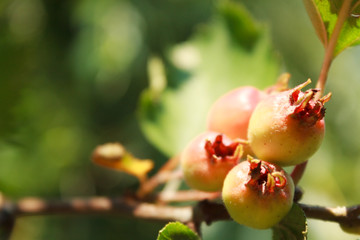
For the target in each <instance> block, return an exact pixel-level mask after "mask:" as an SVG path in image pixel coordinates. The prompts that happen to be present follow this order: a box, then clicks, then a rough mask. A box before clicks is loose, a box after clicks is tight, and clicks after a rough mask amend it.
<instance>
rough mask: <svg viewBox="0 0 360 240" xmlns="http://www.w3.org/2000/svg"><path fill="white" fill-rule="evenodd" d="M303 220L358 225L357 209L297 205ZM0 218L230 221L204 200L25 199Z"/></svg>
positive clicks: (11, 204) (215, 205)
mask: <svg viewBox="0 0 360 240" xmlns="http://www.w3.org/2000/svg"><path fill="white" fill-rule="evenodd" d="M299 206H300V207H301V208H302V209H303V210H304V212H305V214H306V216H307V217H308V218H312V219H318V220H324V221H332V222H338V223H342V222H349V221H355V222H359V223H360V218H359V215H360V205H355V206H350V207H335V208H330V207H323V206H313V205H307V204H301V203H299ZM0 212H1V216H2V215H3V214H4V213H6V214H7V215H9V216H11V217H12V218H17V217H22V216H39V215H49V214H59V215H60V214H74V215H81V214H119V215H123V216H129V217H134V218H139V219H148V220H157V221H163V222H169V221H180V222H184V223H189V222H195V223H197V224H199V223H201V222H205V223H207V224H210V223H212V222H214V221H221V220H230V217H229V215H228V213H227V211H226V209H225V207H224V206H223V204H220V203H214V202H210V201H208V200H204V201H201V202H199V203H198V204H197V205H195V206H182V207H175V206H168V205H160V204H154V203H145V202H142V201H137V200H134V199H132V198H124V197H119V198H107V197H91V198H74V199H67V200H44V199H41V198H24V199H20V200H19V201H6V202H4V204H3V205H2V206H0Z"/></svg>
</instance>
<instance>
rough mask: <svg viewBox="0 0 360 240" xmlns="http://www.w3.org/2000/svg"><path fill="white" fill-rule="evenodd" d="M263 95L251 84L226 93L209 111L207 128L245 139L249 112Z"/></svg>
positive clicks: (250, 112)
mask: <svg viewBox="0 0 360 240" xmlns="http://www.w3.org/2000/svg"><path fill="white" fill-rule="evenodd" d="M264 96H265V94H264V93H263V92H262V91H260V90H259V89H257V88H255V87H251V86H245V87H240V88H236V89H234V90H232V91H230V92H228V93H226V94H225V95H223V96H222V97H220V98H219V99H218V100H217V101H216V102H215V103H214V104H213V105H212V107H211V109H210V111H209V114H208V117H207V128H208V130H210V131H215V132H221V133H224V134H226V135H227V136H228V137H230V138H232V139H235V138H241V139H246V138H247V129H248V125H249V120H250V117H251V114H252V112H253V111H254V109H255V107H256V105H257V104H258V103H259V102H260V100H261V99H262V98H263V97H264Z"/></svg>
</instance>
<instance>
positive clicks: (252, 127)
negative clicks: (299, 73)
mask: <svg viewBox="0 0 360 240" xmlns="http://www.w3.org/2000/svg"><path fill="white" fill-rule="evenodd" d="M280 80H281V81H279V82H278V83H277V84H276V85H275V86H273V87H270V88H268V89H266V90H263V91H262V90H259V89H257V88H254V87H251V86H245V87H240V88H237V89H235V90H232V91H230V92H229V93H227V94H225V95H224V96H222V97H220V98H219V99H218V100H217V101H216V102H215V103H214V105H213V106H212V108H211V109H210V111H209V114H208V119H207V131H206V132H204V133H202V134H200V135H199V136H197V137H196V138H195V139H194V140H192V141H191V142H190V143H189V144H188V146H187V147H186V148H185V150H184V151H183V153H182V156H181V167H182V170H183V173H184V179H185V181H186V182H187V184H188V185H189V186H190V187H192V188H194V189H198V190H201V191H210V192H211V191H222V198H223V202H224V204H225V207H226V209H227V210H228V212H229V214H230V216H231V217H232V218H233V219H234V220H235V221H237V222H239V223H240V224H243V225H246V226H249V227H253V228H259V229H264V228H269V227H272V226H274V225H275V224H276V223H278V222H279V221H280V220H281V219H282V218H283V217H284V216H285V215H286V214H287V213H288V211H289V210H290V208H291V206H292V204H293V196H294V183H293V180H292V178H291V176H290V175H289V174H288V173H286V172H285V170H284V169H282V167H283V166H292V165H297V164H300V163H303V162H305V161H307V160H308V159H309V157H311V156H312V155H313V154H314V153H315V152H316V150H317V149H318V148H319V146H320V144H321V141H322V139H323V136H324V131H325V123H324V114H325V108H324V104H325V102H327V101H328V100H329V99H330V97H331V95H330V94H328V95H326V96H324V97H322V98H320V97H319V96H318V94H317V93H318V91H319V90H318V89H309V90H307V91H305V92H302V91H301V90H302V89H303V88H304V87H305V86H306V85H308V84H309V83H310V82H311V81H310V80H308V81H306V82H305V83H303V84H300V85H298V86H296V87H295V88H293V89H288V87H287V80H288V75H285V77H283V78H280Z"/></svg>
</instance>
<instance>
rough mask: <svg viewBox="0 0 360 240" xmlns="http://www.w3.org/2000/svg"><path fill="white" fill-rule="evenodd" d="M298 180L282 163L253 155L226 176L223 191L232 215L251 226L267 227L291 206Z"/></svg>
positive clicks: (225, 202) (280, 217)
mask: <svg viewBox="0 0 360 240" xmlns="http://www.w3.org/2000/svg"><path fill="white" fill-rule="evenodd" d="M293 197H294V183H293V181H292V179H291V177H290V176H289V175H288V174H287V173H286V172H285V171H284V170H283V169H282V168H281V167H279V166H277V165H275V164H271V163H268V162H265V161H261V160H257V159H252V158H249V159H248V160H247V161H243V162H241V163H239V164H238V165H237V166H235V167H234V168H233V169H232V170H231V171H230V172H229V173H228V175H227V176H226V178H225V181H224V186H223V191H222V198H223V201H224V205H225V207H226V209H227V211H228V213H229V214H230V216H231V218H232V219H234V220H235V221H236V222H238V223H240V224H243V225H246V226H248V227H252V228H257V229H266V228H270V227H272V226H274V225H275V224H277V223H278V222H279V221H280V220H281V219H282V218H283V217H284V216H285V215H286V214H287V213H288V212H289V210H290V209H291V206H292V204H293Z"/></svg>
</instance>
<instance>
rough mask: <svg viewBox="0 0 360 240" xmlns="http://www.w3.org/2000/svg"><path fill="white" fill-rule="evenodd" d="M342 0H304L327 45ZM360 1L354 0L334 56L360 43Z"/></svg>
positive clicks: (322, 40)
mask: <svg viewBox="0 0 360 240" xmlns="http://www.w3.org/2000/svg"><path fill="white" fill-rule="evenodd" d="M342 2H343V1H341V0H331V1H330V0H304V4H305V7H306V10H307V12H308V14H309V17H310V19H311V21H312V23H313V25H314V28H315V30H316V33H317V35H318V37H319V38H320V40H321V42H322V43H323V44H324V46H325V47H326V46H327V45H328V41H329V39H330V37H331V34H332V32H333V30H334V27H335V24H336V21H337V19H338V14H339V10H340V8H341V4H342ZM359 6H360V1H359V0H355V1H353V2H352V7H351V12H350V13H349V14H348V15H349V17H348V18H347V20H346V21H345V23H344V25H343V28H342V31H341V33H340V36H339V38H338V41H337V44H336V47H335V50H334V57H335V56H337V55H338V54H339V53H340V52H342V51H343V50H345V49H346V48H348V47H351V46H355V45H358V44H360V18H359V12H360V7H359Z"/></svg>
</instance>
